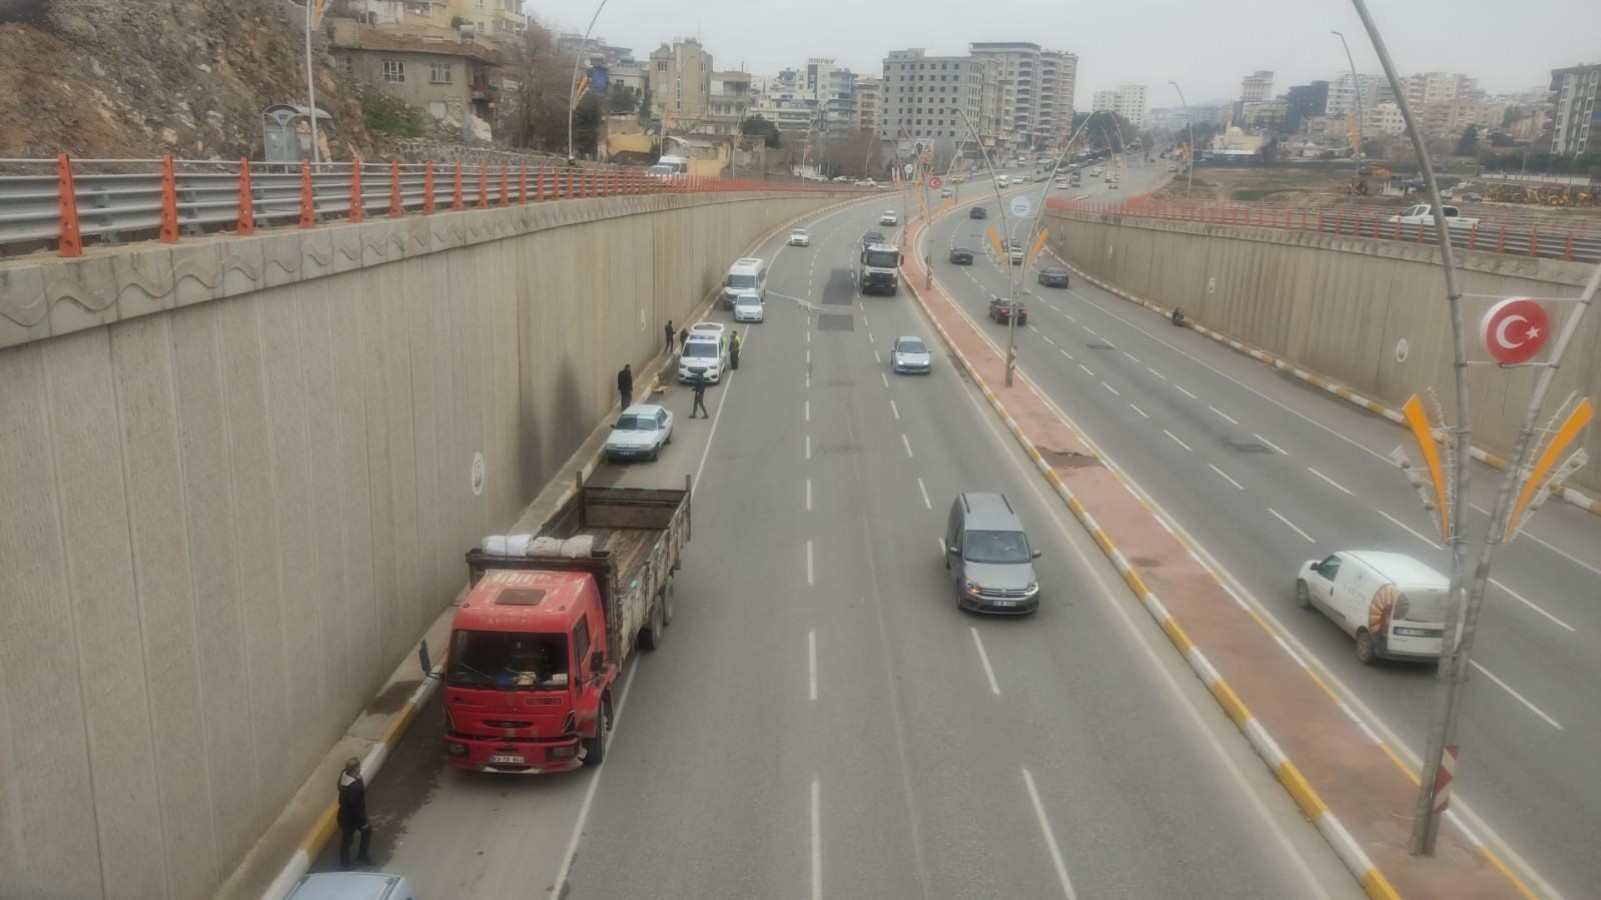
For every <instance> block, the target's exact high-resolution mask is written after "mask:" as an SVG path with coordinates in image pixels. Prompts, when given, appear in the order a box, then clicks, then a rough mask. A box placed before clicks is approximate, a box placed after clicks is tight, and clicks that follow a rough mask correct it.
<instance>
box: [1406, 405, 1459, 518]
mask: <svg viewBox="0 0 1601 900" xmlns="http://www.w3.org/2000/svg"><path fill="white" fill-rule="evenodd" d="M1401 412H1402V413H1403V414H1405V415H1406V422H1407V424H1408V425H1410V426H1412V436H1413V437H1415V438H1417V442H1418V449H1420V450H1422V451H1423V461H1424V463H1425V464H1427V465H1428V467H1429V477H1430V478H1432V479H1434V499H1435V501H1436V504H1435V505H1436V506H1438V507H1439V510H1440V540H1441V541H1442V542H1444V541H1449V540H1450V539H1451V532H1450V530H1449V529H1448V528H1446V525H1445V517H1446V510H1445V507H1446V503H1445V473H1444V471H1442V470H1441V468H1440V448H1439V446H1438V445H1436V444H1435V442H1434V431H1433V430H1432V429H1430V428H1429V415H1428V413H1426V412H1424V411H1423V401H1422V400H1419V399H1418V395H1417V394H1413V395H1412V396H1410V397H1408V398H1407V401H1406V404H1405V405H1404V406H1402V407H1401ZM1458 499H1460V498H1458Z"/></svg>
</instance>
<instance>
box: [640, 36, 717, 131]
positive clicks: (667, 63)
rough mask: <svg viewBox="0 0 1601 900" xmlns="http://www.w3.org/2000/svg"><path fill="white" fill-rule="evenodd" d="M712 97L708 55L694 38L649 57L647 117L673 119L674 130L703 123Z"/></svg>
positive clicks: (674, 43)
mask: <svg viewBox="0 0 1601 900" xmlns="http://www.w3.org/2000/svg"><path fill="white" fill-rule="evenodd" d="M711 94H712V55H711V53H709V52H707V50H706V48H704V47H702V46H701V45H700V41H697V40H695V39H694V38H683V39H680V40H676V41H674V42H673V43H672V44H671V45H669V44H662V45H661V47H659V48H657V49H656V50H653V51H651V54H650V96H651V115H653V116H655V117H656V118H660V119H662V120H663V121H665V120H666V119H667V117H668V116H672V117H673V119H674V129H675V130H690V129H693V128H694V127H695V126H697V125H699V124H701V123H702V122H704V121H705V119H706V117H707V115H708V108H709V107H710V104H711Z"/></svg>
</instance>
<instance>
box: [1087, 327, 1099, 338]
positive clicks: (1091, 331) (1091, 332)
mask: <svg viewBox="0 0 1601 900" xmlns="http://www.w3.org/2000/svg"><path fill="white" fill-rule="evenodd" d="M1084 331H1085V332H1086V333H1088V334H1089V335H1090V336H1091V337H1100V335H1098V334H1096V333H1095V329H1093V328H1091V327H1090V326H1088V325H1085V326H1084Z"/></svg>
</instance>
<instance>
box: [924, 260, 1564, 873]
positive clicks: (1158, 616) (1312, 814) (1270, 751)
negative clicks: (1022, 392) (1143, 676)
mask: <svg viewBox="0 0 1601 900" xmlns="http://www.w3.org/2000/svg"><path fill="white" fill-rule="evenodd" d="M1081 274H1082V273H1081ZM915 280H916V279H906V283H907V287H908V288H910V289H911V292H912V296H913V297H915V298H916V299H917V302H918V304H919V305H920V306H922V308H923V312H924V315H925V317H926V318H927V319H928V320H929V322H930V323H931V324H932V325H933V326H934V330H935V331H937V332H938V333H939V336H940V339H941V340H943V341H944V342H945V346H946V347H948V348H949V349H950V351H951V354H952V355H953V356H955V357H956V359H957V361H959V362H960V363H961V364H962V368H963V370H964V371H966V372H967V375H968V377H969V378H971V379H972V380H973V384H974V385H976V386H977V387H978V389H979V391H980V392H981V393H982V394H983V395H984V399H985V401H986V402H988V403H989V405H990V408H992V409H993V410H994V411H995V412H996V414H997V415H999V416H1000V418H1001V421H1002V422H1004V423H1005V424H1006V428H1007V430H1008V431H1010V432H1011V433H1012V436H1013V438H1015V439H1016V440H1017V442H1018V444H1019V445H1021V446H1022V448H1023V451H1024V452H1025V453H1027V454H1028V458H1029V459H1030V460H1032V461H1033V463H1034V466H1035V468H1037V469H1039V471H1040V473H1041V474H1042V475H1044V477H1045V480H1046V481H1047V482H1049V483H1050V485H1051V488H1052V489H1053V490H1054V491H1055V492H1056V494H1057V496H1058V497H1059V498H1060V499H1061V500H1062V501H1063V502H1064V503H1065V504H1066V505H1067V508H1068V510H1069V511H1070V512H1072V514H1073V516H1074V518H1076V519H1077V520H1078V522H1079V524H1080V525H1082V526H1083V528H1084V530H1085V531H1087V532H1088V533H1089V535H1090V537H1091V538H1092V539H1093V540H1094V541H1095V544H1096V546H1098V547H1099V548H1100V549H1101V552H1102V553H1103V554H1104V555H1105V556H1106V558H1107V559H1109V560H1110V561H1111V563H1112V565H1113V566H1114V567H1116V569H1117V571H1118V574H1119V575H1120V576H1121V577H1122V578H1123V581H1124V583H1126V584H1127V585H1128V587H1129V589H1130V590H1131V591H1133V592H1134V596H1135V597H1138V598H1139V600H1140V603H1141V605H1142V606H1144V607H1145V610H1146V612H1147V613H1149V614H1150V616H1151V618H1153V619H1155V620H1156V623H1157V625H1158V626H1160V627H1161V629H1162V632H1163V633H1164V634H1165V635H1167V638H1168V640H1169V641H1170V642H1171V643H1172V644H1173V646H1174V647H1175V648H1177V649H1178V651H1179V653H1180V655H1182V656H1183V657H1184V661H1185V662H1186V663H1188V664H1189V666H1190V669H1191V670H1192V671H1193V672H1194V673H1195V675H1196V677H1197V678H1199V679H1200V680H1201V683H1202V684H1204V685H1206V688H1207V690H1208V691H1210V692H1211V694H1212V697H1213V698H1214V699H1215V700H1217V703H1218V705H1219V706H1221V707H1222V708H1223V711H1224V713H1225V714H1227V715H1228V717H1229V719H1230V720H1231V721H1233V722H1234V724H1235V727H1237V728H1239V730H1240V732H1241V733H1242V734H1244V736H1245V739H1246V741H1247V742H1248V743H1249V744H1250V745H1251V747H1252V749H1254V750H1255V751H1256V753H1257V755H1259V756H1261V757H1262V759H1263V761H1264V762H1266V763H1267V765H1268V768H1269V769H1271V770H1272V771H1273V774H1274V776H1275V777H1276V778H1277V779H1278V780H1279V783H1280V784H1282V785H1283V786H1284V788H1285V790H1286V791H1288V792H1289V794H1290V796H1291V797H1292V798H1293V799H1294V800H1295V802H1296V805H1298V806H1299V807H1300V808H1301V811H1302V812H1303V813H1304V814H1305V815H1306V816H1307V818H1308V819H1310V820H1311V821H1312V823H1313V824H1314V825H1315V826H1316V827H1317V829H1318V832H1319V833H1320V834H1322V835H1323V838H1324V840H1326V841H1327V842H1328V843H1329V846H1330V847H1331V848H1333V850H1334V852H1335V854H1336V855H1337V856H1339V858H1340V861H1341V862H1342V863H1344V864H1345V866H1346V868H1347V869H1348V870H1349V871H1350V872H1351V874H1352V875H1353V876H1354V877H1355V878H1356V880H1357V882H1358V883H1359V884H1360V885H1361V886H1362V889H1363V890H1364V891H1365V892H1366V893H1367V895H1368V896H1369V897H1372V898H1374V900H1399V898H1400V894H1398V893H1397V892H1396V890H1395V888H1394V887H1393V886H1392V885H1391V884H1390V882H1389V880H1388V879H1387V878H1385V877H1384V874H1383V873H1382V872H1380V871H1379V870H1378V868H1377V867H1376V866H1374V865H1373V861H1372V860H1371V859H1370V858H1369V857H1368V855H1367V853H1366V851H1364V850H1363V849H1362V845H1361V844H1360V843H1359V842H1358V841H1357V840H1356V839H1355V838H1354V837H1353V836H1352V835H1351V833H1350V832H1349V831H1347V830H1346V828H1345V826H1344V825H1343V824H1341V822H1340V820H1339V818H1338V817H1337V816H1335V815H1334V813H1333V812H1332V811H1330V810H1329V808H1328V805H1327V804H1326V803H1325V802H1324V801H1323V799H1322V798H1321V797H1320V796H1318V794H1317V792H1316V791H1315V790H1313V788H1312V786H1311V785H1310V784H1309V783H1308V782H1307V780H1306V778H1305V777H1304V776H1303V775H1302V774H1301V771H1300V769H1299V768H1297V767H1296V765H1295V763H1294V762H1293V761H1292V760H1290V759H1289V757H1288V756H1286V755H1285V753H1284V751H1283V750H1282V749H1281V748H1280V747H1279V745H1278V743H1277V742H1276V741H1274V740H1273V737H1272V735H1270V734H1268V732H1267V729H1266V728H1264V727H1263V726H1262V724H1261V722H1260V721H1259V720H1258V719H1257V718H1256V717H1255V716H1254V715H1252V714H1251V711H1250V709H1249V708H1247V707H1246V705H1245V703H1244V702H1243V701H1242V700H1240V697H1239V695H1238V694H1236V693H1235V692H1234V689H1233V688H1232V687H1230V686H1229V684H1228V682H1227V681H1225V680H1224V679H1223V677H1222V676H1221V675H1220V674H1219V673H1218V671H1217V669H1216V667H1214V666H1213V665H1212V663H1211V662H1210V661H1209V660H1208V659H1207V658H1206V655H1205V654H1204V653H1203V652H1202V651H1201V649H1200V648H1199V647H1197V646H1196V645H1195V643H1194V642H1193V641H1191V640H1190V638H1189V635H1187V634H1186V633H1185V632H1184V629H1183V628H1182V627H1181V626H1180V625H1179V623H1178V622H1177V621H1175V620H1174V619H1173V617H1172V615H1171V614H1169V613H1168V611H1167V608H1166V607H1165V606H1163V605H1162V602H1161V600H1160V599H1158V598H1157V596H1156V594H1155V593H1153V592H1152V591H1151V589H1150V588H1149V587H1148V586H1147V585H1146V584H1145V580H1144V579H1143V578H1142V577H1141V576H1140V573H1139V571H1138V570H1137V569H1135V568H1134V566H1132V565H1130V563H1129V561H1128V558H1127V557H1125V556H1124V555H1123V552H1122V551H1121V550H1119V549H1118V548H1117V546H1116V545H1115V544H1113V543H1112V540H1111V538H1110V537H1109V536H1108V535H1107V534H1106V531H1105V530H1104V529H1102V528H1101V526H1100V524H1099V523H1098V522H1096V520H1095V517H1094V516H1093V515H1092V514H1091V513H1090V511H1089V510H1088V509H1087V508H1085V506H1084V504H1083V503H1082V502H1081V501H1080V500H1079V499H1078V498H1077V497H1076V496H1074V495H1073V492H1072V490H1071V489H1069V488H1068V486H1067V485H1066V483H1064V482H1063V481H1062V478H1061V476H1060V475H1058V474H1057V472H1056V470H1055V468H1053V467H1052V466H1051V465H1050V463H1048V462H1046V461H1045V458H1044V455H1043V454H1041V453H1040V450H1039V448H1038V447H1037V446H1035V444H1034V442H1033V441H1032V440H1030V439H1029V437H1028V435H1027V434H1025V433H1024V432H1023V428H1022V426H1020V425H1019V424H1018V423H1017V420H1016V419H1015V418H1013V417H1012V414H1011V412H1010V411H1009V410H1008V409H1007V408H1006V404H1005V403H1003V402H1001V399H1000V398H999V397H998V396H996V394H995V392H994V391H993V390H992V389H991V388H990V386H989V385H988V384H987V383H986V382H985V381H984V378H983V376H982V375H980V374H979V371H978V369H977V367H975V366H974V365H973V364H972V362H970V361H969V360H968V359H967V357H966V356H965V355H963V353H962V352H961V350H960V349H959V348H958V347H957V345H956V343H955V341H953V340H952V339H951V336H950V334H949V333H947V332H946V330H945V328H944V326H942V325H941V324H940V323H939V320H938V319H937V318H936V317H935V316H934V315H933V313H932V312H931V311H930V310H929V309H928V306H927V301H926V300H924V298H923V294H922V290H921V289H919V288H918V287H917V286H916V285H915V284H913V283H912V282H914V281H915ZM1025 380H1026V379H1025ZM1029 387H1030V390H1034V388H1033V386H1032V383H1030V385H1029ZM1034 393H1035V394H1036V396H1038V397H1040V399H1041V400H1042V401H1045V402H1046V403H1047V404H1048V405H1051V406H1052V408H1053V409H1054V408H1055V406H1054V404H1050V401H1049V400H1048V399H1047V398H1046V397H1045V396H1044V395H1043V394H1041V393H1040V392H1039V391H1037V390H1034ZM1063 424H1064V425H1068V423H1067V422H1066V418H1065V415H1064V416H1063ZM1068 427H1071V426H1070V425H1068ZM1073 430H1074V433H1075V434H1077V435H1078V436H1079V438H1080V439H1081V440H1082V441H1083V443H1084V445H1085V446H1086V447H1088V448H1090V449H1091V451H1092V452H1093V453H1094V455H1095V456H1096V458H1097V459H1101V460H1102V461H1103V462H1106V461H1105V460H1104V457H1103V456H1102V455H1101V453H1100V451H1099V449H1098V448H1096V447H1095V446H1094V444H1093V443H1092V442H1091V441H1089V440H1088V438H1087V437H1086V436H1085V435H1083V434H1082V433H1080V432H1078V430H1077V429H1073ZM1106 469H1107V471H1108V472H1110V473H1112V475H1113V476H1114V477H1116V478H1117V479H1118V482H1119V483H1120V484H1122V485H1123V487H1124V489H1125V490H1127V491H1128V492H1129V494H1130V495H1132V496H1133V497H1134V498H1135V499H1136V500H1138V501H1139V502H1140V503H1141V505H1143V506H1144V507H1145V508H1146V509H1147V511H1149V512H1150V513H1151V515H1152V516H1153V517H1154V518H1155V519H1156V521H1157V523H1158V524H1160V525H1161V526H1162V527H1163V528H1164V529H1166V530H1167V531H1168V533H1169V534H1172V535H1173V537H1174V539H1175V540H1177V541H1178V542H1179V545H1180V546H1181V547H1184V549H1185V550H1186V551H1188V552H1189V554H1190V556H1191V558H1192V559H1194V560H1195V562H1196V563H1197V564H1198V565H1199V566H1200V567H1201V568H1202V569H1204V570H1205V571H1206V572H1207V574H1209V575H1211V576H1212V578H1213V580H1215V581H1216V582H1217V583H1218V585H1219V586H1220V587H1222V588H1223V590H1224V591H1225V592H1226V593H1227V594H1228V595H1229V597H1230V598H1231V599H1233V600H1234V602H1235V603H1236V604H1238V605H1239V607H1240V608H1241V609H1243V610H1244V611H1245V612H1246V613H1247V614H1248V615H1250V617H1251V618H1252V619H1253V620H1254V621H1255V622H1256V623H1257V625H1259V626H1260V627H1261V628H1262V629H1263V630H1264V631H1266V632H1267V633H1268V635H1269V636H1270V637H1272V638H1273V640H1274V642H1275V643H1276V644H1278V646H1279V647H1280V648H1281V649H1282V650H1283V651H1284V652H1285V653H1286V654H1288V655H1289V657H1290V658H1291V659H1292V660H1293V661H1294V662H1295V663H1296V664H1297V665H1298V666H1299V667H1300V668H1301V669H1302V671H1304V672H1305V673H1306V674H1307V675H1308V676H1309V677H1310V678H1312V679H1313V680H1314V681H1315V682H1316V683H1317V684H1318V686H1319V687H1320V688H1322V689H1323V691H1324V693H1326V694H1327V695H1328V696H1329V698H1330V699H1331V700H1332V701H1333V702H1334V703H1335V704H1336V705H1337V706H1338V707H1339V709H1340V711H1341V712H1343V713H1345V715H1346V716H1348V717H1349V718H1350V719H1351V720H1352V721H1353V722H1354V723H1356V725H1357V727H1358V728H1360V729H1361V730H1362V733H1363V734H1364V735H1365V736H1366V737H1367V738H1368V739H1370V740H1372V741H1373V743H1375V744H1376V745H1378V747H1379V748H1380V750H1382V751H1383V752H1384V753H1385V755H1386V756H1388V757H1389V758H1390V759H1391V760H1392V761H1393V762H1394V763H1395V764H1396V766H1398V767H1399V768H1400V769H1401V771H1402V772H1403V773H1405V774H1406V775H1407V777H1408V778H1410V779H1411V780H1412V781H1413V782H1414V783H1415V782H1417V781H1418V775H1417V774H1416V773H1415V772H1413V771H1412V770H1411V769H1410V768H1409V767H1408V766H1407V764H1406V763H1405V761H1403V760H1402V759H1401V757H1400V756H1399V755H1398V754H1397V753H1396V752H1395V751H1394V749H1392V748H1391V747H1390V746H1389V745H1387V744H1386V743H1385V742H1384V740H1383V739H1382V738H1380V737H1379V735H1378V734H1377V733H1376V732H1375V731H1374V730H1373V729H1372V728H1370V727H1368V725H1367V724H1366V723H1365V722H1363V721H1362V719H1361V718H1360V717H1359V716H1358V715H1357V714H1356V712H1355V710H1354V709H1352V707H1351V706H1350V704H1348V703H1346V702H1345V701H1344V700H1343V699H1341V698H1340V696H1339V694H1337V693H1335V691H1334V690H1333V689H1332V688H1331V687H1329V685H1328V683H1327V682H1325V681H1324V680H1323V679H1322V678H1320V677H1319V676H1318V674H1317V673H1316V672H1315V671H1314V670H1313V669H1312V668H1311V667H1310V666H1309V665H1307V663H1306V660H1304V659H1303V658H1302V657H1301V656H1300V654H1298V653H1296V652H1295V650H1294V649H1293V648H1292V647H1291V646H1290V645H1289V643H1288V642H1286V641H1285V640H1284V639H1283V638H1282V637H1280V636H1279V635H1278V634H1277V633H1276V632H1275V631H1274V630H1273V628H1272V627H1271V626H1270V625H1269V624H1268V623H1267V622H1266V621H1265V620H1264V619H1263V618H1262V617H1261V616H1260V615H1258V614H1257V613H1256V611H1255V610H1253V609H1251V608H1250V606H1249V605H1248V604H1246V603H1245V601H1244V600H1242V599H1241V598H1240V596H1239V595H1238V594H1236V593H1235V592H1234V591H1233V589H1231V588H1230V587H1229V586H1228V584H1227V583H1225V582H1224V580H1223V578H1222V577H1221V576H1220V575H1219V574H1218V573H1217V571H1216V570H1214V569H1213V568H1212V567H1211V566H1210V565H1208V564H1207V563H1206V562H1205V561H1204V560H1202V559H1201V557H1200V555H1199V554H1197V553H1195V551H1194V550H1193V549H1191V548H1190V547H1189V545H1188V544H1187V543H1186V542H1185V541H1184V539H1183V538H1182V537H1180V536H1179V535H1178V534H1177V533H1176V532H1175V530H1174V529H1173V527H1172V526H1170V525H1169V524H1168V523H1167V521H1166V520H1165V519H1164V518H1163V517H1162V516H1161V515H1160V514H1159V513H1158V512H1157V511H1156V510H1155V509H1153V508H1152V507H1151V505H1150V504H1149V503H1148V502H1147V501H1146V500H1145V498H1144V497H1142V496H1141V495H1140V493H1139V492H1138V491H1136V490H1135V489H1134V487H1133V486H1132V485H1130V484H1129V482H1128V480H1127V479H1126V478H1124V477H1123V475H1122V473H1121V472H1119V471H1118V470H1117V469H1116V468H1115V467H1114V466H1112V465H1110V464H1108V465H1107V467H1106ZM1446 815H1447V817H1449V818H1450V819H1451V821H1452V823H1453V824H1455V825H1456V826H1457V827H1458V828H1460V829H1461V831H1462V834H1463V835H1464V836H1465V837H1466V838H1467V839H1468V841H1469V842H1470V843H1472V844H1473V845H1474V847H1476V848H1477V849H1478V850H1479V851H1480V852H1481V853H1483V854H1484V856H1485V858H1486V859H1488V860H1489V861H1490V862H1491V864H1492V865H1494V866H1495V867H1496V868H1497V869H1498V870H1499V871H1501V872H1502V873H1503V874H1504V875H1505V876H1506V877H1507V879H1508V880H1510V881H1511V882H1512V884H1513V885H1514V886H1515V887H1516V888H1517V889H1518V891H1519V892H1520V893H1521V894H1522V895H1523V896H1525V897H1527V898H1529V900H1536V895H1535V894H1534V893H1533V892H1532V891H1531V890H1530V889H1529V888H1528V887H1527V886H1526V885H1525V884H1524V883H1523V882H1522V881H1521V880H1520V879H1519V878H1518V877H1517V876H1516V875H1515V874H1513V872H1512V871H1511V869H1509V868H1508V867H1507V865H1506V864H1505V863H1504V862H1503V861H1502V860H1501V859H1500V857H1499V856H1498V855H1497V854H1496V853H1495V852H1494V851H1493V850H1491V849H1490V848H1489V847H1488V846H1486V845H1485V844H1484V843H1483V842H1482V841H1481V840H1480V839H1479V838H1478V836H1477V835H1476V834H1474V833H1473V832H1472V831H1471V830H1469V829H1468V828H1467V826H1466V825H1465V824H1464V823H1463V822H1462V820H1461V818H1460V817H1459V816H1457V815H1456V813H1455V812H1454V811H1449V810H1448V811H1447V813H1446Z"/></svg>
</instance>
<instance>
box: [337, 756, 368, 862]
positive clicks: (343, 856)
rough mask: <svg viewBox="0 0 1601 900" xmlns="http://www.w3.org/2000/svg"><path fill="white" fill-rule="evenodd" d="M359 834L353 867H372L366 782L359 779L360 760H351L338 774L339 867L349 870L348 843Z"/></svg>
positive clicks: (346, 762) (347, 761) (354, 758)
mask: <svg viewBox="0 0 1601 900" xmlns="http://www.w3.org/2000/svg"><path fill="white" fill-rule="evenodd" d="M357 832H360V833H361V846H360V848H359V849H358V850H357V852H356V864H357V865H361V866H370V865H372V857H371V856H369V855H368V852H369V851H370V850H371V849H372V824H371V823H370V822H368V821H367V782H365V781H363V780H362V777H361V760H359V759H357V758H356V757H354V756H352V757H351V758H350V759H348V760H346V761H345V770H344V771H343V772H340V773H339V867H340V868H341V869H349V868H350V839H351V838H353V837H355V836H356V833H357Z"/></svg>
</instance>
